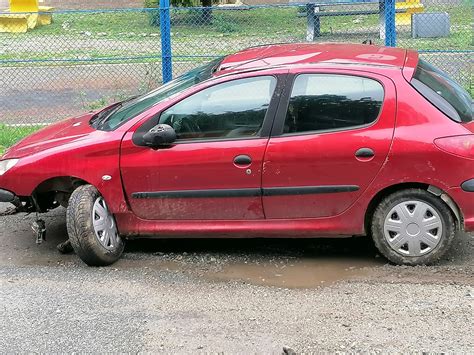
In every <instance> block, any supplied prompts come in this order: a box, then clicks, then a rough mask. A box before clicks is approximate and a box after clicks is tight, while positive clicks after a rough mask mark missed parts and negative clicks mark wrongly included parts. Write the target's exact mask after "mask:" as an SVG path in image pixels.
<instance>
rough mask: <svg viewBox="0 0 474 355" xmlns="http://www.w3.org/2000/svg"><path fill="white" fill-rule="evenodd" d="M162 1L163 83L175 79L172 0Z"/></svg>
mask: <svg viewBox="0 0 474 355" xmlns="http://www.w3.org/2000/svg"><path fill="white" fill-rule="evenodd" d="M159 1H160V32H161V73H162V77H163V83H167V82H168V81H170V80H171V79H172V78H173V64H172V53H171V19H170V0H159Z"/></svg>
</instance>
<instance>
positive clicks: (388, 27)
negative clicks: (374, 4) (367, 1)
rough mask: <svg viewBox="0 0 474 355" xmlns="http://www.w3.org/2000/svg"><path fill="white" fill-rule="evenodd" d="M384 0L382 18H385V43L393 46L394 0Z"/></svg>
mask: <svg viewBox="0 0 474 355" xmlns="http://www.w3.org/2000/svg"><path fill="white" fill-rule="evenodd" d="M381 1H384V2H385V4H384V7H383V11H384V18H385V21H384V22H385V45H386V46H388V47H395V46H396V45H397V29H396V27H395V0H381Z"/></svg>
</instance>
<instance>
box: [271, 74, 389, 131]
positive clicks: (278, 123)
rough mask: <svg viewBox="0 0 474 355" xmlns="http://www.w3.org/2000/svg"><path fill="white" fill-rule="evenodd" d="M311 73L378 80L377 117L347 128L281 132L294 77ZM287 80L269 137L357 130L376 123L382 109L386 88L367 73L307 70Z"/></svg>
mask: <svg viewBox="0 0 474 355" xmlns="http://www.w3.org/2000/svg"><path fill="white" fill-rule="evenodd" d="M311 74H314V75H343V76H357V77H361V78H365V79H371V80H374V81H376V82H378V83H379V84H380V85H381V86H382V88H383V99H382V100H383V101H382V106H381V107H380V111H379V114H378V115H377V118H376V119H375V120H374V121H373V122H371V123H367V124H363V125H358V126H351V127H348V128H334V129H325V130H317V131H306V132H295V133H283V129H284V126H285V120H286V114H287V112H288V107H289V105H290V99H291V93H292V92H293V86H294V85H295V82H296V79H297V78H298V76H300V75H311ZM287 82H288V83H290V85H287V86H286V88H285V90H284V92H283V94H282V98H281V100H280V104H279V106H278V111H277V115H276V117H275V123H274V124H273V129H272V132H271V134H270V137H272V138H273V137H275V138H277V137H281V138H283V137H295V136H309V135H319V134H326V133H337V132H345V131H354V130H357V129H364V128H369V127H371V126H373V125H375V124H377V122H378V121H379V119H380V116H381V115H382V112H383V110H384V106H385V99H386V92H387V90H386V87H385V84H384V83H383V82H382V81H381V80H379V79H378V78H374V77H371V76H367V75H362V74H353V73H342V72H326V71H324V72H323V71H318V72H315V71H308V72H301V73H297V74H288V78H287Z"/></svg>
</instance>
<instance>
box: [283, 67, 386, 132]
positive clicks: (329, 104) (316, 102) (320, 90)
mask: <svg viewBox="0 0 474 355" xmlns="http://www.w3.org/2000/svg"><path fill="white" fill-rule="evenodd" d="M383 98H384V90H383V86H382V85H381V84H380V83H379V82H378V81H376V80H373V79H368V78H363V77H358V76H350V75H336V74H302V75H299V76H298V77H297V78H296V80H295V82H294V84H293V90H292V92H291V97H290V103H289V106H288V112H287V115H286V119H285V126H284V132H283V133H286V134H290V133H304V132H312V131H326V130H339V129H349V128H353V127H358V126H363V125H366V124H370V123H372V122H374V121H375V120H376V119H377V117H378V115H379V113H380V110H381V108H382V103H383Z"/></svg>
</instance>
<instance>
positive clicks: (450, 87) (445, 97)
mask: <svg viewBox="0 0 474 355" xmlns="http://www.w3.org/2000/svg"><path fill="white" fill-rule="evenodd" d="M410 83H411V85H412V86H413V87H414V88H415V89H416V90H417V91H418V92H419V93H420V94H421V95H422V96H423V97H424V98H425V99H427V100H428V101H429V102H430V103H431V104H432V105H433V106H435V107H436V108H437V109H438V110H440V111H441V112H443V113H444V114H445V115H446V116H448V117H449V118H451V119H452V120H454V121H456V122H463V123H467V122H472V121H473V117H472V98H471V95H469V93H468V92H467V91H466V90H464V89H463V88H462V87H461V85H459V84H458V83H456V82H455V81H454V80H453V79H451V78H450V77H449V75H447V74H446V73H444V72H443V71H441V70H439V69H438V68H436V67H434V66H433V65H431V64H429V63H427V62H425V61H424V60H422V59H420V61H419V63H418V66H417V68H416V72H415V75H414V76H413V79H412V80H411V82H410Z"/></svg>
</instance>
